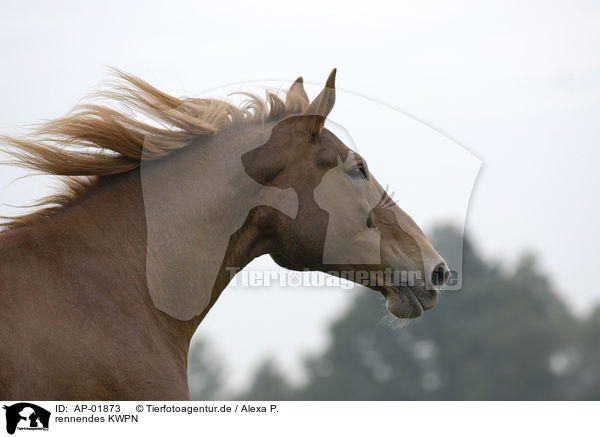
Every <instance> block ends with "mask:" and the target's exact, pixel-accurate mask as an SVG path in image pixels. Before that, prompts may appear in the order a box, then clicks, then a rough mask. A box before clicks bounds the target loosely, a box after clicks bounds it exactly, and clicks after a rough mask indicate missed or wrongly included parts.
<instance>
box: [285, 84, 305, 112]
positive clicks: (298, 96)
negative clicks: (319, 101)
mask: <svg viewBox="0 0 600 437" xmlns="http://www.w3.org/2000/svg"><path fill="white" fill-rule="evenodd" d="M285 102H286V104H287V105H298V106H299V110H300V111H304V110H305V109H306V107H307V106H308V104H309V103H310V102H309V100H308V95H307V94H306V91H304V80H303V79H302V76H300V77H298V79H296V80H295V81H294V83H293V84H292V86H291V87H290V89H289V91H288V93H287V99H286V101H285Z"/></svg>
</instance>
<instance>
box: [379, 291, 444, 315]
mask: <svg viewBox="0 0 600 437" xmlns="http://www.w3.org/2000/svg"><path fill="white" fill-rule="evenodd" d="M379 291H380V292H381V294H383V296H384V297H385V301H386V305H387V309H388V311H389V312H390V313H392V314H393V315H394V316H396V317H398V318H401V319H415V318H417V317H421V316H422V315H423V313H424V312H425V311H427V310H429V309H431V308H433V307H434V306H435V304H436V303H437V299H438V292H437V291H436V290H427V289H426V288H425V287H418V286H407V285H400V286H386V287H382V288H381V289H380V290H379Z"/></svg>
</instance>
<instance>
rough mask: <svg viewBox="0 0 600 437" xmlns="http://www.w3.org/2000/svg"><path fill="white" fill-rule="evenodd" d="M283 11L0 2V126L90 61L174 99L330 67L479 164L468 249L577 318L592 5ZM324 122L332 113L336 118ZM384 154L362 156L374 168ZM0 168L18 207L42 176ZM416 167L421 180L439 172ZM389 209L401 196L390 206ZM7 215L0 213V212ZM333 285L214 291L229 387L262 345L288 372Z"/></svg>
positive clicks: (76, 88) (588, 253)
mask: <svg viewBox="0 0 600 437" xmlns="http://www.w3.org/2000/svg"><path fill="white" fill-rule="evenodd" d="M291 5H292V6H290V7H287V6H286V5H284V4H283V2H280V1H277V2H275V1H274V2H260V1H253V2H239V3H236V2H231V1H228V2H177V1H172V2H168V3H166V2H149V1H143V2H142V1H139V2H127V3H125V2H116V1H114V2H111V1H102V2H77V1H72V2H60V1H57V2H52V3H49V2H31V1H4V2H2V5H1V6H0V59H1V61H0V62H1V64H0V65H1V66H2V68H0V102H2V104H1V105H0V131H1V132H5V133H17V132H19V129H20V127H22V126H23V125H26V124H30V123H35V122H39V121H40V120H42V119H49V118H53V117H56V116H60V115H62V114H64V113H65V112H66V111H67V110H69V109H70V108H71V107H72V106H73V105H75V104H76V103H77V101H78V100H79V99H80V98H81V97H83V96H84V95H85V94H86V93H89V92H90V91H91V90H93V89H94V86H95V85H96V84H98V83H100V82H102V81H103V80H106V78H107V74H106V70H105V66H106V65H110V66H115V67H118V68H120V69H123V70H125V71H128V72H131V73H133V74H136V75H138V76H140V77H142V78H144V79H145V80H147V81H149V82H151V83H152V84H154V85H156V86H157V87H159V88H161V89H163V90H164V91H167V92H170V93H173V94H175V95H178V96H181V95H200V94H201V93H204V92H206V91H208V90H215V89H217V90H218V89H221V88H222V87H224V86H226V85H229V84H233V83H245V82H252V83H255V82H258V81H280V82H281V81H290V80H293V79H294V78H295V77H297V76H298V75H300V74H302V75H303V76H304V78H305V80H306V81H307V82H310V83H314V84H321V83H322V82H323V81H324V80H325V78H326V77H327V74H328V73H329V71H330V70H331V68H332V67H337V68H338V81H337V83H338V87H339V88H340V89H341V90H344V91H346V92H347V95H349V96H350V95H352V96H363V97H364V98H368V99H369V100H372V101H375V102H379V103H381V104H383V106H385V105H388V107H391V108H395V109H397V110H399V111H403V112H404V113H405V114H408V115H410V116H412V117H414V118H416V119H417V120H421V121H422V122H424V123H425V125H426V126H429V127H430V129H431V138H433V137H434V136H435V135H436V132H442V133H444V134H445V135H446V136H447V137H448V138H451V139H452V140H453V141H455V142H456V143H458V144H460V145H462V146H464V147H465V148H466V150H468V151H469V152H470V153H471V154H472V155H473V156H474V157H477V158H478V159H479V160H481V161H482V162H483V167H482V169H481V172H480V174H479V178H478V180H477V182H476V184H475V189H474V192H473V196H472V198H471V203H470V208H469V211H468V216H467V227H466V228H467V232H469V233H470V234H472V235H473V236H474V238H475V239H476V241H477V243H478V244H479V245H480V247H481V249H482V250H483V251H484V253H485V254H486V255H488V256H490V257H495V256H498V257H502V258H503V259H508V260H512V261H514V260H516V259H517V258H518V255H519V254H520V253H522V252H523V251H524V250H531V251H534V252H536V253H538V254H539V257H540V262H541V266H542V267H543V269H544V270H545V271H546V272H547V273H548V275H550V276H551V277H552V279H554V280H555V281H556V283H557V284H558V286H559V292H560V293H561V294H563V295H564V296H567V297H568V300H569V302H570V304H571V305H572V307H573V308H574V309H576V310H577V311H578V312H580V313H585V311H586V310H587V309H589V307H590V305H591V304H592V303H593V302H595V301H598V300H600V285H599V283H598V281H597V280H596V276H597V264H598V261H599V259H598V255H597V244H598V242H599V241H600V228H599V227H598V225H597V224H598V223H599V222H600V209H599V207H598V203H597V200H596V199H597V197H598V195H597V192H596V190H597V188H598V187H599V182H600V176H599V172H598V162H600V161H599V158H600V151H599V147H598V145H599V143H600V141H599V140H600V123H599V122H598V120H600V105H599V103H600V30H599V28H600V27H599V26H598V23H599V22H600V6H599V5H598V4H597V3H595V2H592V1H539V2H538V1H529V2H521V1H495V2H494V1H488V2H475V1H474V2H460V1H455V2H443V1H440V2H433V1H420V2H395V6H393V7H391V6H389V5H386V4H384V3H378V2H376V1H369V2H360V3H354V4H353V3H351V2H346V1H345V2H312V1H305V2H294V3H291ZM315 89H316V88H315ZM312 95H313V96H314V93H313V94H312ZM383 106H382V107H383ZM336 110H337V108H336ZM340 111H341V109H340ZM383 112H385V111H384V110H383V109H382V113H383ZM334 114H335V112H334V113H333V114H332V116H333V115H334ZM333 118H334V121H339V119H344V117H343V116H342V113H341V112H340V114H338V119H335V117H333ZM408 119H409V117H406V118H405V120H408ZM407 123H409V122H407ZM425 125H424V126H425ZM344 128H346V129H348V131H349V132H350V135H351V136H352V138H354V139H356V138H357V137H359V138H361V141H360V144H357V146H358V147H359V149H360V150H361V153H362V154H363V155H364V156H365V157H366V158H367V160H369V161H370V158H369V150H372V152H371V153H372V155H373V158H372V159H373V160H374V161H377V160H378V159H379V158H377V156H381V155H377V154H378V153H381V150H382V149H381V147H386V144H383V145H382V144H379V145H378V146H376V145H373V144H366V143H368V141H366V140H362V139H363V138H365V137H366V136H365V135H366V134H365V133H363V134H359V133H356V132H353V130H352V126H344ZM415 129H418V128H415ZM374 138H375V137H374ZM394 138H395V139H396V140H398V138H400V139H402V138H410V134H409V133H407V132H406V131H404V132H402V133H398V136H394ZM423 138H426V136H425V137H423ZM379 141H380V139H379V137H377V142H378V143H379ZM423 141H424V142H425V143H427V141H426V139H424V140H423ZM448 141H449V143H450V140H448ZM453 144H454V143H453ZM369 147H371V149H369ZM377 147H379V149H378V148H377ZM378 150H379V152H378ZM403 158H404V157H403ZM464 159H468V158H467V157H465V158H464ZM449 162H450V164H452V162H453V161H451V160H450V161H449ZM392 164H393V162H391V161H390V162H388V164H387V165H388V167H385V166H384V165H380V166H379V167H380V168H381V169H382V170H381V173H382V174H383V175H387V174H388V173H386V172H390V171H391V170H390V169H391V167H390V166H391V165H392ZM398 164H399V166H400V165H405V163H404V161H402V160H401V159H399V160H398ZM439 164H440V163H439V162H436V163H435V164H434V167H435V168H440V166H439ZM377 165H378V164H376V166H377ZM384 167H385V168H384ZM399 168H401V167H399ZM469 168H472V167H469ZM0 169H1V170H0V197H1V200H2V202H3V203H12V204H22V203H26V202H28V201H30V200H33V199H35V198H36V197H38V196H39V195H41V194H43V193H47V192H48V188H47V187H46V186H45V184H46V182H47V181H45V180H42V179H28V180H25V181H20V182H18V183H13V184H10V185H9V182H10V181H11V180H13V179H14V178H15V177H18V176H21V175H22V174H23V173H22V172H21V171H19V170H15V169H9V168H7V167H0ZM469 171H471V170H469ZM431 173H432V174H431V175H429V176H428V184H429V186H431V183H432V181H436V180H437V179H436V177H437V178H438V179H439V178H440V173H439V172H436V171H432V172H431ZM390 174H391V173H390ZM469 174H470V173H469ZM436 175H437V176H436ZM377 176H378V179H382V178H380V177H379V175H377ZM382 182H384V183H385V182H386V181H382ZM443 182H444V181H443V180H441V181H440V184H441V185H443ZM425 185H427V184H425ZM399 190H404V191H405V192H408V191H411V190H408V189H407V187H406V186H402V187H400V188H399ZM413 193H414V191H413ZM407 196H408V194H407ZM397 197H398V196H397ZM399 203H400V205H401V206H404V205H403V204H402V198H400V199H399ZM414 208H415V211H416V212H415V214H416V215H417V216H418V215H419V212H418V207H417V206H415V207H414ZM407 209H408V210H409V211H410V207H407ZM10 211H11V210H10V209H9V208H8V207H5V206H2V207H0V213H3V214H6V213H8V212H10ZM444 217H445V215H444V213H443V212H440V218H444ZM434 218H435V217H434ZM429 219H430V217H428V218H427V220H429ZM266 262H267V261H264V260H260V261H259V263H266ZM261 265H262V264H261ZM265 265H267V264H265ZM348 295H349V292H348V291H343V290H331V289H328V290H325V292H324V293H316V292H315V291H314V290H313V291H304V292H298V291H295V290H285V292H283V291H278V292H276V291H268V290H250V291H249V290H238V289H236V290H231V292H230V293H228V292H226V293H225V295H224V297H223V298H222V300H221V301H220V302H219V303H218V304H217V305H216V306H215V308H214V309H213V310H212V312H211V313H210V314H209V317H208V318H207V320H206V323H205V324H204V325H202V326H201V328H200V332H201V333H204V335H206V336H209V337H211V338H212V339H213V340H214V343H215V345H216V347H217V348H218V349H219V350H221V352H222V353H223V354H224V355H225V356H226V357H227V358H228V360H229V361H230V368H231V369H233V371H234V372H235V373H236V375H237V376H236V379H235V381H234V382H236V383H242V382H243V379H244V376H243V375H245V374H246V372H247V369H248V368H251V367H252V366H253V365H255V364H256V360H257V359H258V357H260V356H262V355H263V354H264V353H271V354H272V355H275V356H277V357H278V358H279V359H280V360H281V361H282V362H283V363H284V364H285V365H286V366H287V367H288V368H293V363H294V358H295V357H296V356H297V355H298V354H301V353H303V351H306V350H313V349H314V348H318V347H322V346H323V345H324V344H325V342H326V337H325V335H324V331H323V329H324V326H325V324H326V321H327V320H329V319H331V317H334V315H335V314H337V313H338V312H339V311H340V310H341V309H342V308H343V307H344V305H345V304H346V301H347V297H348ZM448 298H451V296H450V297H448ZM440 305H443V301H442V302H441V303H440ZM291 308H293V310H292V311H290V309H291Z"/></svg>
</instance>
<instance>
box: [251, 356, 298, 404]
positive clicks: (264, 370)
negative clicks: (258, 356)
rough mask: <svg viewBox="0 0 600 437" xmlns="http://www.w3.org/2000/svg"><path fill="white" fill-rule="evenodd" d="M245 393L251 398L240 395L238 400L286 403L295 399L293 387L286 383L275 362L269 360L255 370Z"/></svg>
mask: <svg viewBox="0 0 600 437" xmlns="http://www.w3.org/2000/svg"><path fill="white" fill-rule="evenodd" d="M247 393H248V394H251V397H248V398H246V397H245V396H244V395H243V394H242V395H241V396H240V397H239V400H253V401H269V400H272V399H276V400H280V401H288V400H293V399H294V397H295V392H294V387H292V385H290V383H289V382H288V381H287V379H286V378H285V376H284V375H283V373H282V372H281V370H280V369H279V367H277V364H276V363H275V361H274V360H273V359H270V358H267V359H265V360H264V361H263V362H262V363H261V365H260V366H259V367H258V369H257V370H256V372H255V374H254V378H253V380H252V383H251V385H250V388H249V389H248V391H247Z"/></svg>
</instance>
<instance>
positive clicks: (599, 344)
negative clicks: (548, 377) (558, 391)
mask: <svg viewBox="0 0 600 437" xmlns="http://www.w3.org/2000/svg"><path fill="white" fill-rule="evenodd" d="M556 361H557V364H556V365H557V366H561V368H563V369H565V370H564V371H565V373H568V374H569V375H570V377H571V379H570V382H571V384H570V385H569V387H568V388H569V394H570V395H571V398H573V399H581V400H600V305H598V306H596V308H595V309H594V311H593V312H592V314H591V315H590V316H589V317H588V318H587V319H586V320H584V322H583V323H582V326H581V331H580V335H579V337H578V342H577V344H576V347H574V348H570V349H567V350H565V351H563V354H562V355H558V356H557V357H556Z"/></svg>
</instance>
